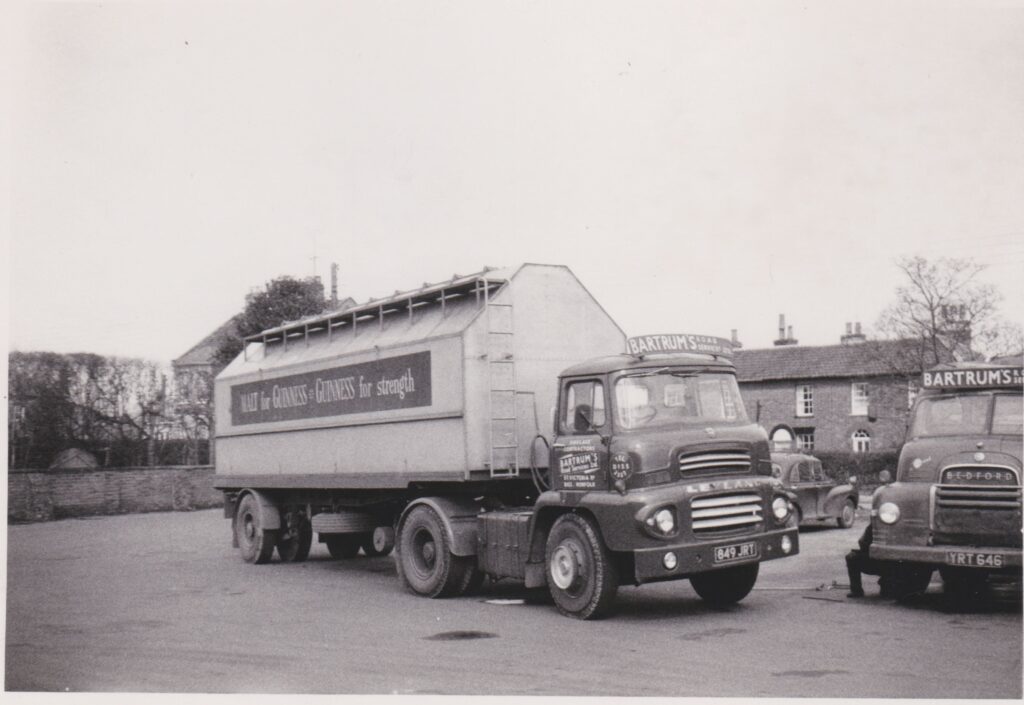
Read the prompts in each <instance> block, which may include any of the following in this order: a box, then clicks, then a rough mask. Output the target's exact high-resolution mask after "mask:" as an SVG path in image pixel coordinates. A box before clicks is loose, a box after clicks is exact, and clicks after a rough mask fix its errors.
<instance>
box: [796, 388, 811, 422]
mask: <svg viewBox="0 0 1024 705" xmlns="http://www.w3.org/2000/svg"><path fill="white" fill-rule="evenodd" d="M796 415H797V416H814V390H813V388H812V387H811V385H809V384H801V385H800V386H798V387H797V388H796Z"/></svg>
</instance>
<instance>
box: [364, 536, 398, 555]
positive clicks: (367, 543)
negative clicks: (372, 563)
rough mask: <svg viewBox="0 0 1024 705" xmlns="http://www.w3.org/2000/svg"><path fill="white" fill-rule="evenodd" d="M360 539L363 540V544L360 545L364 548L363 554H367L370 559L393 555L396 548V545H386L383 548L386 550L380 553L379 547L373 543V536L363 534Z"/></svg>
mask: <svg viewBox="0 0 1024 705" xmlns="http://www.w3.org/2000/svg"><path fill="white" fill-rule="evenodd" d="M360 538H361V539H362V542H361V543H360V544H359V545H360V546H362V547H363V553H364V554H366V556H367V557H368V558H376V557H377V556H386V555H388V554H389V553H391V549H393V548H394V545H391V546H388V545H386V544H385V545H384V546H383V548H384V549H386V550H380V551H378V550H377V547H376V546H375V545H374V543H373V534H363V535H362V536H361V537H360Z"/></svg>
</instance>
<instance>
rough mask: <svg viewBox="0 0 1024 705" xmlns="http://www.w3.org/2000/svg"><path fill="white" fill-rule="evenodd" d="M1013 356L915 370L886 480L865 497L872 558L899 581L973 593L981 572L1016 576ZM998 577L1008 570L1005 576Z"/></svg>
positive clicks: (960, 595) (1017, 394)
mask: <svg viewBox="0 0 1024 705" xmlns="http://www.w3.org/2000/svg"><path fill="white" fill-rule="evenodd" d="M1021 390H1022V378H1021V368H1020V366H1019V365H1018V366H1012V367H1011V366H1001V365H993V364H985V363H949V364H945V365H940V366H938V367H935V368H933V369H931V370H928V371H926V372H925V373H924V374H923V379H922V385H921V392H920V394H919V395H918V398H917V399H916V400H915V403H914V407H913V411H912V418H911V421H910V426H909V429H908V434H907V440H906V442H905V443H904V445H903V448H902V450H901V451H900V457H899V465H898V467H897V470H896V478H895V479H896V481H895V482H894V483H892V484H891V485H888V486H884V487H882V488H880V489H879V490H878V491H877V492H876V493H875V496H874V498H873V500H872V505H873V506H872V510H871V516H872V518H871V522H872V531H873V541H874V542H873V544H872V545H871V547H870V549H869V550H870V555H871V557H872V558H874V559H877V560H882V561H891V562H892V563H891V566H890V567H891V568H892V570H893V572H894V575H896V576H897V577H898V582H900V583H901V591H902V592H908V591H920V590H923V589H924V588H926V587H927V585H928V582H929V580H930V578H931V576H932V573H933V571H934V570H936V569H938V570H939V571H940V573H941V574H942V578H943V582H944V583H945V586H946V590H947V592H948V593H949V594H950V595H951V596H952V597H953V598H955V599H957V600H961V599H966V598H970V597H978V596H979V595H981V594H982V592H983V591H982V588H983V587H984V583H985V580H986V578H988V577H990V576H998V577H999V578H1000V579H1001V580H1000V581H997V583H998V582H1007V581H1008V582H1011V583H1017V584H1019V579H1020V571H1021V443H1022V441H1021V419H1022V414H1021V403H1022V402H1021V399H1022V397H1021ZM1007 579H1008V580H1007Z"/></svg>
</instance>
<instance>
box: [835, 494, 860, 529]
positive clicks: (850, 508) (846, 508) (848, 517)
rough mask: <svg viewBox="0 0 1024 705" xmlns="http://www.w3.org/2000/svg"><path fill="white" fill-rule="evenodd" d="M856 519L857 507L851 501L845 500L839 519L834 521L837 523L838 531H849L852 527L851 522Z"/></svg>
mask: <svg viewBox="0 0 1024 705" xmlns="http://www.w3.org/2000/svg"><path fill="white" fill-rule="evenodd" d="M856 518H857V507H856V506H855V505H854V503H853V500H852V499H850V500H847V501H846V503H845V504H844V505H843V511H842V513H840V515H839V518H838V519H837V520H836V521H837V522H838V523H839V528H840V529H849V528H850V527H851V526H853V520H854V519H856Z"/></svg>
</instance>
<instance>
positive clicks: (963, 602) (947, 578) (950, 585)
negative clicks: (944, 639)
mask: <svg viewBox="0 0 1024 705" xmlns="http://www.w3.org/2000/svg"><path fill="white" fill-rule="evenodd" d="M940 575H942V592H943V595H944V598H945V603H946V607H947V608H949V609H950V610H952V611H954V612H968V611H971V610H972V609H973V608H974V607H976V606H977V605H978V604H979V603H980V602H981V599H982V597H983V596H984V593H985V579H986V576H985V575H984V574H983V573H982V574H979V573H977V572H970V571H966V570H956V569H952V568H951V569H946V570H940Z"/></svg>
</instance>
